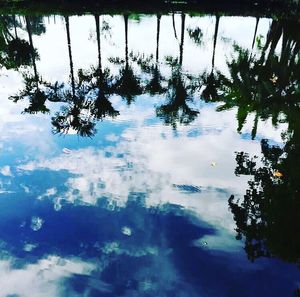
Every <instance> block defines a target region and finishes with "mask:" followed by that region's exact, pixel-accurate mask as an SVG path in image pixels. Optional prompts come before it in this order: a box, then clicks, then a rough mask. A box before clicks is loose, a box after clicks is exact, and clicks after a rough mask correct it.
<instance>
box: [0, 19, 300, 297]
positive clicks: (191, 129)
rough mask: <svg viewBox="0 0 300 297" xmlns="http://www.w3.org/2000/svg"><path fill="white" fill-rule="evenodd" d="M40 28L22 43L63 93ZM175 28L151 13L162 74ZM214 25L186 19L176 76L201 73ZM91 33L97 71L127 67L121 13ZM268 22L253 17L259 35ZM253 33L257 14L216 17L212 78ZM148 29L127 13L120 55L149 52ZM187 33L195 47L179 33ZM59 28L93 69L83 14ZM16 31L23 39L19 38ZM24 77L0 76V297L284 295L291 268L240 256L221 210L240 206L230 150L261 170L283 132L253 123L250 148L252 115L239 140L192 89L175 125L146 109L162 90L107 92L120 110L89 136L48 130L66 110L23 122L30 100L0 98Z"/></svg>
mask: <svg viewBox="0 0 300 297" xmlns="http://www.w3.org/2000/svg"><path fill="white" fill-rule="evenodd" d="M18 19H19V21H20V23H21V24H25V23H26V20H25V19H24V18H23V17H18ZM42 20H43V22H44V25H45V29H46V30H45V33H43V34H40V35H36V34H33V44H34V48H36V50H37V52H38V53H39V59H38V60H37V61H36V67H37V69H38V73H39V75H40V77H42V78H43V79H44V80H47V81H50V82H55V81H59V82H61V83H64V84H65V85H67V84H68V83H69V80H70V68H69V67H70V63H69V52H68V44H67V32H66V22H65V18H64V17H61V16H55V17H54V16H51V17H45V18H43V19H42ZM173 21H174V23H173ZM181 22H182V16H181V15H180V14H176V15H175V16H174V19H173V20H172V16H171V15H164V16H161V23H160V25H161V32H160V45H159V65H160V69H161V74H162V76H164V77H169V76H171V75H172V71H173V68H172V67H169V65H167V64H166V63H165V60H166V59H165V58H166V57H168V56H172V57H175V58H176V57H179V55H180V53H179V51H180V42H181V41H180V34H181V25H182V23H181ZM215 22H216V17H214V16H203V17H191V16H188V15H187V16H186V19H185V29H186V31H184V46H183V48H184V51H183V62H182V65H181V69H180V71H182V73H184V74H185V75H186V76H189V75H191V76H192V75H194V76H197V75H198V74H199V73H202V72H204V71H207V72H210V71H211V68H212V51H213V43H214V31H215ZM100 24H101V28H102V29H101V30H102V31H101V59H102V67H103V69H104V68H105V67H109V69H110V71H111V73H112V74H113V75H117V74H118V72H119V66H120V65H118V64H116V63H115V64H114V63H111V58H115V57H120V58H121V59H125V52H124V46H125V37H124V18H123V16H101V17H100ZM173 24H174V25H173ZM270 24H271V20H268V19H261V20H260V22H259V26H258V30H257V33H256V34H257V36H266V34H267V32H268V29H269V26H270ZM255 25H256V19H255V18H240V17H222V18H221V19H220V23H219V28H218V30H219V34H218V38H217V42H216V48H215V66H214V67H215V68H216V69H219V70H220V71H222V72H223V73H228V69H227V64H226V61H227V58H229V57H230V56H232V55H233V54H234V53H233V48H232V45H233V43H238V44H239V45H240V46H243V47H246V48H251V46H252V41H253V34H254V30H255ZM156 26H157V17H156V16H146V15H142V16H139V17H137V16H136V17H132V16H131V17H129V22H128V52H129V53H131V52H132V53H135V54H140V55H144V57H146V56H149V55H154V56H155V51H156V34H157V32H156ZM174 27H175V30H174ZM196 27H199V28H201V30H202V33H203V37H202V43H200V44H196V43H195V42H194V41H193V40H192V39H191V38H190V37H189V35H188V29H193V28H196ZM69 28H70V38H71V45H72V57H73V65H74V73H75V74H76V75H77V72H78V70H79V69H90V68H91V67H92V66H94V67H96V66H95V65H97V59H98V57H97V36H96V35H97V34H96V31H95V19H94V17H93V16H89V15H86V16H80V17H79V16H72V17H70V18H69ZM103 28H106V30H104V29H103ZM11 31H12V30H11ZM12 32H13V31H12ZM17 34H18V36H19V37H20V38H24V39H25V40H28V37H27V32H26V31H25V30H23V29H21V28H18V29H17ZM276 50H277V51H279V49H276ZM131 58H132V57H131ZM130 63H132V65H133V66H132V67H133V69H134V72H135V73H137V74H139V75H140V76H141V77H142V78H143V77H146V76H147V75H148V74H147V73H146V74H145V73H144V74H143V73H142V71H141V69H140V68H139V65H137V64H136V63H135V64H134V63H133V62H132V61H131V62H130ZM26 71H28V72H29V73H32V72H33V69H31V68H30V67H29V68H26V67H24V69H23V68H21V69H18V71H16V70H6V69H5V68H3V69H2V70H1V75H0V83H1V84H0V85H1V89H0V95H1V103H2V108H1V110H0V127H1V135H0V149H1V155H0V193H1V199H0V205H1V207H0V208H1V210H2V211H1V213H0V245H1V253H0V296H25V297H26V296H45V297H46V296H47V297H48V296H180V297H184V296H189V297H191V296H203V297H211V296H228V297H229V296H245V297H248V296H249V297H250V296H251V297H252V296H264V297H265V296H278V297H282V296H295V295H294V292H295V290H296V289H297V288H298V287H299V286H300V284H299V282H300V272H299V269H298V267H297V266H296V265H295V264H290V263H286V262H284V261H282V260H280V259H276V258H259V259H257V260H256V261H254V262H251V261H249V260H248V258H247V254H246V252H245V251H244V245H243V241H238V240H236V231H235V229H236V224H235V221H234V219H233V215H232V213H231V211H230V210H229V206H228V198H229V197H230V196H231V195H234V196H235V197H237V198H239V199H242V198H243V196H244V194H245V192H246V190H247V187H248V181H249V178H251V177H249V176H245V175H240V176H237V175H236V174H235V168H236V166H237V165H236V152H241V151H244V152H247V153H248V154H249V155H250V156H254V155H256V156H257V157H258V161H257V162H258V164H261V162H260V161H259V159H260V158H262V157H263V155H262V152H261V140H262V139H265V138H267V139H268V140H269V142H270V143H272V144H276V145H278V146H279V147H283V145H284V138H283V137H282V134H283V132H285V131H286V130H287V128H288V124H287V123H285V122H282V123H279V124H277V125H276V126H274V125H273V124H274V123H272V121H271V119H267V120H264V121H260V122H259V124H258V129H257V133H256V137H255V138H254V139H251V131H252V126H253V121H254V118H255V115H254V114H252V113H251V114H250V115H249V117H247V120H246V121H245V123H244V125H243V128H242V130H241V131H240V133H238V132H237V128H238V123H237V108H236V107H232V108H231V109H229V110H226V111H222V112H220V111H218V107H219V106H220V103H216V102H206V103H205V102H204V101H202V100H200V99H199V98H200V95H199V94H200V93H199V91H195V92H194V93H193V98H192V99H193V100H191V101H190V102H189V103H188V106H189V107H191V108H193V109H194V110H196V111H198V112H199V114H198V115H197V117H196V118H195V119H194V120H193V121H191V123H189V125H186V124H184V123H180V122H177V123H176V127H175V128H174V127H172V125H168V124H166V123H165V122H164V120H163V119H162V118H160V117H159V116H157V112H156V110H157V108H158V107H159V106H161V105H163V104H165V103H166V98H167V95H166V94H160V95H159V94H157V95H154V96H150V95H149V94H147V93H143V94H141V95H138V96H136V98H135V100H134V103H133V104H131V105H128V104H127V102H126V101H125V100H124V98H122V96H119V95H117V94H112V95H111V96H110V98H109V100H110V102H111V104H112V106H113V107H114V108H115V109H116V110H118V111H119V115H118V116H117V117H115V118H114V117H112V118H110V117H106V118H104V119H103V120H101V121H97V123H96V127H95V128H96V129H97V133H95V135H94V136H93V137H80V136H79V135H78V134H77V133H76V131H75V130H72V129H69V130H68V132H67V133H65V134H64V135H60V134H53V127H52V123H51V118H52V117H53V116H54V115H55V113H56V112H59V111H60V109H61V106H64V105H66V102H58V103H57V102H47V103H46V106H47V108H48V109H49V113H48V114H41V113H37V114H27V113H24V112H23V111H24V109H25V108H26V107H27V106H28V100H20V101H18V102H17V103H15V102H13V101H11V100H8V98H9V97H10V96H12V95H14V94H16V93H18V92H19V90H21V89H22V88H23V87H24V77H23V75H22V74H24V72H26ZM165 85H166V88H168V89H170V88H171V87H170V85H168V84H167V83H165ZM66 88H67V87H66ZM73 116H74V115H73Z"/></svg>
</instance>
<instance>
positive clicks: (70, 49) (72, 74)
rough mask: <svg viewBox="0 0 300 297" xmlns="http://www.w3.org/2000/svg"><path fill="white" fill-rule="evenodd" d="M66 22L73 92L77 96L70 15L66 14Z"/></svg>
mask: <svg viewBox="0 0 300 297" xmlns="http://www.w3.org/2000/svg"><path fill="white" fill-rule="evenodd" d="M65 23H66V32H67V43H68V53H69V62H70V78H71V86H72V94H73V96H74V97H75V78H74V66H73V58H72V45H71V35H70V24H69V17H68V16H65Z"/></svg>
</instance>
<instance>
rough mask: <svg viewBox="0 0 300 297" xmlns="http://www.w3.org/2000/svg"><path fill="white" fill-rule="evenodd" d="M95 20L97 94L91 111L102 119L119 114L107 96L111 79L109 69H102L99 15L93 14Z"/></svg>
mask: <svg viewBox="0 0 300 297" xmlns="http://www.w3.org/2000/svg"><path fill="white" fill-rule="evenodd" d="M95 22H96V31H97V32H96V33H97V49H98V76H97V78H98V79H97V86H96V87H97V91H98V95H97V98H96V100H95V102H94V103H93V105H92V113H93V114H94V116H95V117H96V118H97V119H103V118H104V117H106V116H110V117H115V116H117V115H118V114H119V112H118V111H117V110H115V109H114V107H113V106H112V104H111V102H110V101H109V100H108V98H107V94H110V93H111V91H112V87H111V84H110V81H111V80H112V79H111V77H110V74H109V71H108V70H106V71H105V73H103V71H102V63H101V39H100V24H99V16H98V15H95Z"/></svg>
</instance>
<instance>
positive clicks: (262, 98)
mask: <svg viewBox="0 0 300 297" xmlns="http://www.w3.org/2000/svg"><path fill="white" fill-rule="evenodd" d="M278 32H279V33H278ZM272 36H273V37H272ZM281 38H282V47H281V52H280V54H277V53H275V52H274V51H275V48H276V47H277V44H278V40H279V39H281ZM299 50H300V39H299V37H298V36H297V34H295V29H292V26H291V25H290V24H289V23H286V22H279V23H278V22H276V23H275V24H274V22H273V23H272V24H271V26H270V30H269V32H268V38H267V41H266V44H265V45H264V46H263V47H262V48H261V53H260V55H258V54H256V55H254V54H252V53H251V52H250V51H249V50H245V49H243V48H241V47H239V46H237V45H234V51H235V54H236V57H235V58H233V59H232V60H231V61H228V62H227V65H228V69H229V74H230V75H229V77H226V76H224V75H222V74H221V73H218V74H217V84H216V85H217V88H216V96H215V97H214V98H215V101H223V102H224V105H223V106H221V107H219V110H225V109H230V108H232V107H235V106H236V107H238V112H237V118H238V131H239V132H240V131H241V129H242V127H243V125H244V123H245V121H246V118H247V116H248V114H249V113H252V112H254V113H255V120H254V125H253V129H252V138H254V137H255V135H256V132H257V126H258V120H259V118H260V119H263V120H264V119H267V118H269V117H271V118H272V120H273V123H277V122H278V118H279V115H280V113H281V114H282V113H284V112H285V110H286V109H287V108H289V107H290V106H294V105H297V104H298V103H297V102H299V96H300V90H299V88H298V86H299V83H300V71H299V59H298V58H297V55H298V53H299Z"/></svg>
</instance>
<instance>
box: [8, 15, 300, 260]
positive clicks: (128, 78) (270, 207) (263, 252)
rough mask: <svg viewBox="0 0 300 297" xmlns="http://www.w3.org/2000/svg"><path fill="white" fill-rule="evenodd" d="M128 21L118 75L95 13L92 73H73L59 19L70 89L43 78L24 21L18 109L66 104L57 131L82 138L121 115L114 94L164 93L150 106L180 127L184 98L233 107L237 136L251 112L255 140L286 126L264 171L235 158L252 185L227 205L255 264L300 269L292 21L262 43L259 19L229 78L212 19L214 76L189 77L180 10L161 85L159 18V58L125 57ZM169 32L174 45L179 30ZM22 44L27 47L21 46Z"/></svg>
mask: <svg viewBox="0 0 300 297" xmlns="http://www.w3.org/2000/svg"><path fill="white" fill-rule="evenodd" d="M128 19H129V16H128V15H124V32H125V60H122V59H120V58H111V59H110V62H112V63H114V64H116V65H118V66H119V68H120V70H119V74H118V75H117V76H113V75H111V73H110V71H109V69H108V68H105V69H103V67H102V60H101V28H100V22H99V16H98V15H95V27H96V36H97V49H98V65H97V66H96V67H95V68H91V69H90V70H88V71H83V70H79V71H78V73H77V76H76V75H75V73H74V70H73V57H72V47H71V38H70V25H69V18H68V17H65V18H64V20H65V26H66V33H67V42H68V52H69V61H70V80H71V83H70V85H69V86H64V85H63V84H60V83H58V82H56V83H55V84H50V83H47V82H45V81H43V80H42V78H41V77H40V76H39V74H38V71H37V67H36V63H35V61H36V59H38V55H37V52H36V50H35V49H34V46H33V42H32V37H31V35H32V31H33V29H32V28H33V25H32V24H33V22H32V21H31V20H30V19H29V18H28V17H27V18H26V28H27V32H28V35H29V45H26V46H24V48H25V49H26V50H27V56H26V59H24V60H22V61H23V62H24V63H23V64H25V65H32V66H33V69H34V75H33V76H30V75H25V76H24V78H25V88H24V90H23V91H22V92H21V93H20V94H19V95H18V96H13V97H12V99H13V100H14V101H19V100H20V99H24V98H27V99H28V100H29V102H30V105H29V107H28V108H26V109H25V110H24V112H29V113H37V112H48V111H49V110H48V108H47V107H46V106H45V103H46V101H47V100H49V101H52V102H63V103H66V105H64V107H62V108H61V110H60V111H59V112H57V113H56V114H55V115H54V116H53V117H52V124H53V127H54V132H56V133H68V132H69V131H70V129H72V130H74V131H76V132H77V133H78V134H79V135H81V136H92V135H94V133H95V125H96V123H97V121H98V120H102V119H104V118H105V117H116V116H117V115H118V114H119V112H118V111H117V110H115V108H114V107H113V106H112V104H111V102H110V101H109V98H110V96H111V95H112V94H118V95H120V96H121V97H122V98H124V99H125V100H126V102H127V103H128V104H131V103H132V102H133V101H134V100H135V97H136V96H138V95H140V94H143V93H149V94H150V95H155V94H161V95H164V96H165V97H166V103H165V104H163V105H161V106H158V107H157V108H156V114H157V116H158V117H159V118H161V119H163V121H164V122H165V123H166V124H167V125H171V126H172V127H173V128H176V126H177V125H178V124H179V123H180V124H189V123H191V122H192V121H193V120H194V119H195V118H196V117H197V116H198V114H199V112H198V111H197V110H194V109H193V108H191V107H190V105H189V101H191V100H194V99H195V97H196V96H198V95H199V96H200V97H201V98H202V99H203V100H205V101H206V102H218V103H219V105H218V107H217V109H218V110H219V111H223V110H227V109H232V108H234V107H236V108H237V121H238V131H239V132H241V130H242V128H243V125H244V123H245V121H246V119H247V117H248V115H249V114H254V124H253V128H252V133H251V135H252V138H253V139H254V138H255V137H256V134H257V127H258V122H259V120H266V119H269V118H271V119H272V122H273V125H274V126H276V125H278V124H279V123H287V124H288V129H287V131H286V133H285V134H284V135H283V140H284V146H283V147H277V146H273V145H270V144H268V142H267V141H266V140H262V153H263V158H262V162H261V164H263V165H261V166H260V167H258V166H257V165H256V162H255V159H253V158H251V157H250V156H249V155H248V154H247V152H239V153H237V155H236V161H237V168H236V174H237V175H240V174H244V175H251V176H254V179H251V181H249V189H248V190H247V193H246V195H245V196H244V198H243V200H242V201H241V202H239V201H237V200H236V199H235V198H234V197H233V196H232V197H230V199H229V206H230V209H231V211H232V213H233V215H234V219H235V220H236V224H237V232H238V236H237V238H238V239H241V238H242V237H243V236H244V237H245V249H246V252H247V254H248V256H249V258H250V259H251V260H254V259H256V258H257V257H260V256H275V257H279V258H282V259H284V260H287V261H291V262H297V263H299V259H300V252H299V251H300V238H299V236H298V237H297V234H298V233H297V232H298V230H299V229H300V222H299V219H298V214H299V210H300V200H299V199H298V196H299V192H300V188H299V187H300V175H299V174H298V170H297V169H298V165H300V153H299V152H300V134H299V132H300V131H299V129H300V122H299V119H298V118H299V117H298V113H299V95H300V94H299V93H300V88H299V86H300V67H299V66H300V65H299V50H300V39H299V36H298V34H297V31H296V28H297V26H295V23H293V22H289V21H278V20H273V21H272V23H271V25H270V28H269V31H268V34H267V37H266V40H265V42H263V40H262V37H261V36H257V29H258V25H259V19H257V20H256V24H255V30H254V37H253V42H252V47H251V49H244V48H242V47H240V46H238V45H237V44H234V45H233V49H234V54H233V57H232V58H231V59H229V60H228V62H227V66H228V73H229V75H225V74H223V73H221V72H220V71H219V70H217V69H215V52H216V45H217V40H218V38H217V37H218V31H219V23H220V17H219V16H216V20H215V30H214V38H213V52H212V67H211V70H210V71H208V72H205V73H203V74H201V75H200V76H197V77H195V76H192V75H189V74H186V73H184V72H183V70H182V64H183V52H184V40H185V34H184V33H185V14H181V36H180V39H179V40H178V44H179V57H178V58H173V57H166V59H165V64H166V65H167V66H169V67H170V69H171V75H170V77H169V78H168V79H166V78H165V77H163V76H162V74H161V72H160V66H161V64H160V62H159V41H160V21H161V16H160V15H157V17H156V19H157V34H156V54H155V58H154V57H152V56H151V57H145V56H143V55H140V54H134V53H132V52H130V53H129V51H128V42H129V41H128ZM174 22H175V19H174ZM188 33H189V36H190V38H191V39H192V40H194V41H195V43H196V44H198V45H201V43H202V42H203V41H202V35H203V34H202V31H201V29H200V28H198V27H197V28H196V29H194V30H191V29H188ZM5 34H8V33H5ZM174 35H175V38H176V39H178V37H177V32H176V26H175V25H174ZM9 38H10V40H14V39H17V38H18V37H17V35H16V34H15V37H14V38H13V39H12V37H11V36H9ZM280 40H281V42H282V44H281V50H280V52H278V51H276V48H278V44H279V42H280ZM18 42H19V43H20V41H18ZM22 44H24V45H25V43H24V42H23V43H22ZM8 52H9V51H8ZM25 52H26V51H25ZM28 57H29V58H28ZM15 61H18V59H15ZM19 61H20V60H19ZM25 62H26V63H25ZM134 63H135V65H136V66H138V67H139V68H140V69H141V70H142V72H143V73H144V74H145V76H147V80H146V82H145V81H143V80H142V79H141V77H139V76H137V75H136V73H135V71H134V68H133V64H134ZM20 64H21V63H19V64H18V63H15V66H14V67H15V68H18V67H20ZM195 94H198V95H195ZM274 173H280V174H274Z"/></svg>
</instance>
